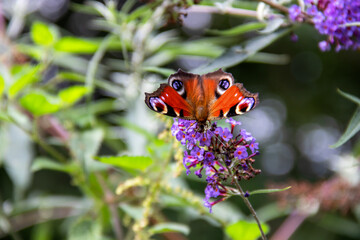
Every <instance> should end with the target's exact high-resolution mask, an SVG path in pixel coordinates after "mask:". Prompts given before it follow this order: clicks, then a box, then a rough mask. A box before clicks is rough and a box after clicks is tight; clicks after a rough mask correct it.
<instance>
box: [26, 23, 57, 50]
mask: <svg viewBox="0 0 360 240" xmlns="http://www.w3.org/2000/svg"><path fill="white" fill-rule="evenodd" d="M31 38H32V40H33V41H34V43H36V44H37V45H41V46H50V45H52V44H54V42H55V41H56V32H55V31H54V30H52V29H51V28H50V27H49V26H48V25H46V24H45V23H42V22H35V23H34V24H33V25H32V26H31Z"/></svg>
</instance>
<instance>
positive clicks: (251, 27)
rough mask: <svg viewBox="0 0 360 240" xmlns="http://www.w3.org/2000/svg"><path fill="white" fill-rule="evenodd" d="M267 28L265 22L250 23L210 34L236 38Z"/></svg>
mask: <svg viewBox="0 0 360 240" xmlns="http://www.w3.org/2000/svg"><path fill="white" fill-rule="evenodd" d="M264 27H266V23H263V22H250V23H246V24H241V25H239V26H236V27H233V28H230V29H226V30H208V31H207V32H208V33H211V34H216V35H222V36H236V35H240V34H243V33H247V32H250V31H255V30H259V29H262V28H264Z"/></svg>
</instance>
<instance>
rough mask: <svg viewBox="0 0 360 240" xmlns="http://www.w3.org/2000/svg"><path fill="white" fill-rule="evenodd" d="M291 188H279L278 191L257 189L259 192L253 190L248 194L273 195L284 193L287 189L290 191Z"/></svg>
mask: <svg viewBox="0 0 360 240" xmlns="http://www.w3.org/2000/svg"><path fill="white" fill-rule="evenodd" d="M290 188H291V186H288V187H286V188H280V189H259V190H255V191H252V192H250V193H249V194H250V196H251V195H254V194H261V193H274V192H282V191H286V190H288V189H290Z"/></svg>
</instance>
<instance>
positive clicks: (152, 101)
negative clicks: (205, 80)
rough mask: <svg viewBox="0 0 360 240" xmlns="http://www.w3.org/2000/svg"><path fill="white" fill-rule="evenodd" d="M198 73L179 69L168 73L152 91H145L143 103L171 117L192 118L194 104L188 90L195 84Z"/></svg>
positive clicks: (193, 117)
mask: <svg viewBox="0 0 360 240" xmlns="http://www.w3.org/2000/svg"><path fill="white" fill-rule="evenodd" d="M197 80H198V75H196V74H191V73H186V72H183V71H181V70H179V71H178V72H177V73H175V74H172V75H170V77H169V79H168V84H161V85H160V87H159V88H158V89H157V90H156V91H155V92H153V93H145V103H146V105H147V106H148V107H149V108H150V109H151V110H153V111H155V112H158V113H161V114H164V115H167V116H172V117H179V118H183V119H188V120H194V119H195V115H194V105H193V104H191V101H190V100H189V99H188V92H190V90H191V89H193V88H194V87H195V86H196V85H197Z"/></svg>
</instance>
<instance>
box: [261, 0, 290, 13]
mask: <svg viewBox="0 0 360 240" xmlns="http://www.w3.org/2000/svg"><path fill="white" fill-rule="evenodd" d="M258 1H259V2H263V3H265V4H267V5H269V6H271V7H273V8H275V9H278V10H280V11H281V12H284V13H286V14H288V13H289V9H288V8H287V7H284V6H283V5H280V4H277V3H275V2H272V1H270V0H258Z"/></svg>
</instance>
